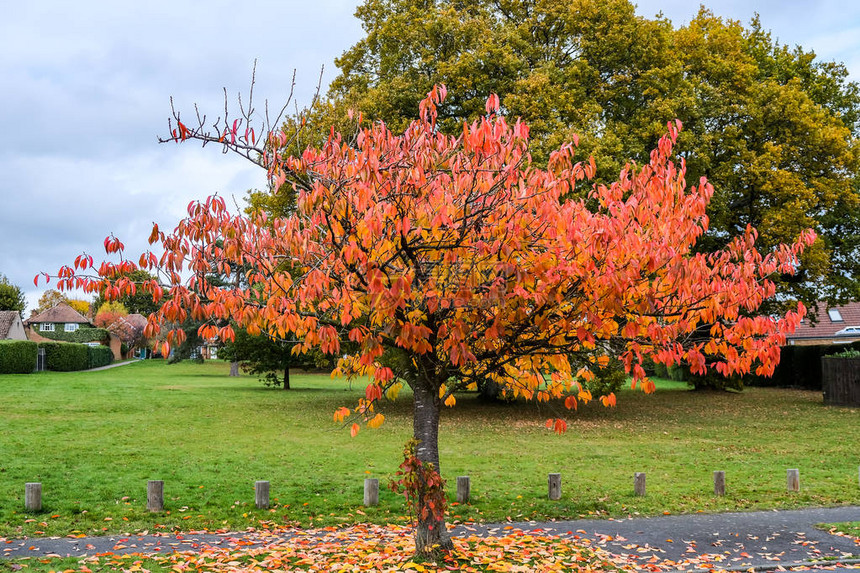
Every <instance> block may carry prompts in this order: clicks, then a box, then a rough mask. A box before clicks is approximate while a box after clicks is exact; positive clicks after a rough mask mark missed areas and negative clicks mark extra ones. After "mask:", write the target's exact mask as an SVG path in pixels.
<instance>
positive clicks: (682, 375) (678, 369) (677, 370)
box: [666, 364, 689, 382]
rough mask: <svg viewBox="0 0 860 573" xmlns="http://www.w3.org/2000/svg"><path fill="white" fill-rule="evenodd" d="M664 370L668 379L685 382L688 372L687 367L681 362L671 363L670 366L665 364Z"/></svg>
mask: <svg viewBox="0 0 860 573" xmlns="http://www.w3.org/2000/svg"><path fill="white" fill-rule="evenodd" d="M666 372H667V374H668V376H669V379H670V380H674V381H675V382H686V381H687V375H688V374H689V370H688V369H687V367H686V366H684V365H681V364H672V365H671V366H667V367H666Z"/></svg>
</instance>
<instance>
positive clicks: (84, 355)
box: [39, 342, 89, 372]
mask: <svg viewBox="0 0 860 573" xmlns="http://www.w3.org/2000/svg"><path fill="white" fill-rule="evenodd" d="M39 348H44V349H45V362H46V363H47V367H48V370H55V371H57V372H72V371H75V370H86V369H87V366H88V365H89V352H88V350H89V347H88V346H87V345H86V344H75V343H71V342H40V343H39Z"/></svg>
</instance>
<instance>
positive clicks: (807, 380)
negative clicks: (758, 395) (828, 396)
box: [746, 342, 860, 390]
mask: <svg viewBox="0 0 860 573" xmlns="http://www.w3.org/2000/svg"><path fill="white" fill-rule="evenodd" d="M851 349H860V342H854V343H852V344H819V345H810V346H806V345H797V346H783V347H782V351H781V352H780V359H779V366H777V367H776V370H775V371H774V373H773V376H772V377H771V378H765V377H764V376H749V377H748V380H746V383H747V384H749V385H750V386H780V387H784V388H805V389H807V390H821V389H822V381H821V357H822V356H827V355H829V354H835V353H837V352H842V351H845V350H851Z"/></svg>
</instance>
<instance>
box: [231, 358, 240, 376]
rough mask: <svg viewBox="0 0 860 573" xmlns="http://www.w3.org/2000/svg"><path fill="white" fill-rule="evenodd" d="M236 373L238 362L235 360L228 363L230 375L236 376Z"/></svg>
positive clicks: (237, 373) (237, 371)
mask: <svg viewBox="0 0 860 573" xmlns="http://www.w3.org/2000/svg"><path fill="white" fill-rule="evenodd" d="M238 375H239V363H238V362H236V361H233V362H231V363H230V376H231V377H236V376H238Z"/></svg>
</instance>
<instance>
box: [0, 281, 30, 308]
mask: <svg viewBox="0 0 860 573" xmlns="http://www.w3.org/2000/svg"><path fill="white" fill-rule="evenodd" d="M26 306H27V303H26V301H25V300H24V293H23V292H22V291H21V287H19V286H18V285H14V284H12V283H10V282H9V279H8V278H6V275H4V274H2V273H0V310H17V311H18V312H24V308H25V307H26Z"/></svg>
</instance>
